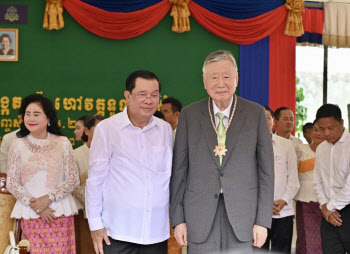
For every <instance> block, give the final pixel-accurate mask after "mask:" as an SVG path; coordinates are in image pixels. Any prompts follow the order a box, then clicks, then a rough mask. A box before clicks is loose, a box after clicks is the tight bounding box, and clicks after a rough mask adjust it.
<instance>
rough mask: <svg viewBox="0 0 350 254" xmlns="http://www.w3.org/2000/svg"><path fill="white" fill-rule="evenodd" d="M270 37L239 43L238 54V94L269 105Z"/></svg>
mask: <svg viewBox="0 0 350 254" xmlns="http://www.w3.org/2000/svg"><path fill="white" fill-rule="evenodd" d="M269 63H270V37H269V36H268V37H266V38H264V39H262V40H260V41H258V42H256V43H254V44H250V45H241V46H240V56H239V69H238V71H239V95H240V96H241V97H243V98H245V99H247V100H251V101H254V102H256V103H259V104H261V105H266V106H268V105H269V78H270V75H269V72H270V67H269Z"/></svg>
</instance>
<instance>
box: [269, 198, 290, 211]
mask: <svg viewBox="0 0 350 254" xmlns="http://www.w3.org/2000/svg"><path fill="white" fill-rule="evenodd" d="M286 204H287V203H286V201H284V200H282V199H279V200H277V201H273V207H272V214H273V215H280V211H281V210H282V209H283V207H284V206H285V205H286Z"/></svg>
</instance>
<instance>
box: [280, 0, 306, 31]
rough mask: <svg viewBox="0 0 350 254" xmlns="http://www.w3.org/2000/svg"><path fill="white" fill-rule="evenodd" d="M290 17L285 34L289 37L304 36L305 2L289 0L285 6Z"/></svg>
mask: <svg viewBox="0 0 350 254" xmlns="http://www.w3.org/2000/svg"><path fill="white" fill-rule="evenodd" d="M285 6H286V8H287V10H288V15H287V19H286V26H285V28H284V34H285V35H289V36H295V37H298V36H301V35H303V34H304V27H303V19H302V17H301V12H302V10H303V7H304V1H303V0H287V1H286V4H285Z"/></svg>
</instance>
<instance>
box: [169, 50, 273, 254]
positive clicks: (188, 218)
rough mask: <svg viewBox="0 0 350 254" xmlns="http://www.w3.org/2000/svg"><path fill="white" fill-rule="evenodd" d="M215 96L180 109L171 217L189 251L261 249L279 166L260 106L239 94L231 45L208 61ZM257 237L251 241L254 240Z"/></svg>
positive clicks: (206, 73)
mask: <svg viewBox="0 0 350 254" xmlns="http://www.w3.org/2000/svg"><path fill="white" fill-rule="evenodd" d="M203 82H204V88H205V89H206V90H207V92H208V94H209V96H210V98H209V99H205V100H202V101H199V102H196V103H193V104H191V105H189V106H187V107H185V108H183V109H182V111H181V114H180V118H179V122H178V127H177V133H176V139H175V147H174V157H173V170H172V177H171V194H170V195H171V198H170V218H171V222H172V225H173V226H174V227H175V232H174V234H175V238H176V240H177V241H178V243H179V244H180V245H182V246H185V245H188V252H189V253H190V254H196V253H198V254H203V253H213V252H220V251H226V250H238V249H239V250H240V252H239V253H241V251H242V249H244V252H243V253H249V252H251V251H252V249H253V248H252V245H253V246H255V247H259V248H260V247H261V246H262V245H263V244H264V242H265V240H266V236H267V228H270V226H271V214H272V207H273V191H274V188H273V187H274V167H273V161H274V159H273V149H272V143H271V136H270V134H269V129H268V126H267V121H266V113H265V110H264V108H263V107H261V106H260V105H258V104H255V103H253V102H250V101H247V100H245V99H242V98H240V97H237V96H235V91H236V87H237V82H238V70H237V65H236V61H235V59H234V57H233V56H232V54H231V53H230V52H228V51H223V50H219V51H215V52H213V53H211V54H210V55H209V56H208V57H207V58H206V60H205V62H204V65H203ZM252 240H253V244H252Z"/></svg>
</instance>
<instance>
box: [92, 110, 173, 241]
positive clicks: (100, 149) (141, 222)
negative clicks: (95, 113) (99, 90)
mask: <svg viewBox="0 0 350 254" xmlns="http://www.w3.org/2000/svg"><path fill="white" fill-rule="evenodd" d="M172 150H173V132H172V129H171V126H170V125H169V124H168V123H167V122H165V121H163V120H161V119H158V118H156V117H153V116H152V117H151V119H150V121H149V123H148V124H147V125H146V126H145V127H143V128H142V129H141V128H138V127H135V126H133V125H132V123H131V122H130V120H129V118H128V114H127V107H125V109H124V111H123V112H121V113H118V114H116V115H114V116H112V117H110V118H108V119H106V120H104V121H102V122H100V123H99V124H98V125H97V126H96V128H95V132H94V138H93V141H92V144H91V148H90V158H89V177H88V179H87V181H86V214H87V218H88V221H89V226H90V230H98V229H102V228H105V229H106V231H107V234H108V235H109V236H110V237H111V238H113V239H116V240H120V241H127V242H133V243H137V244H154V243H158V242H162V241H165V240H166V239H167V238H169V181H170V175H171V165H172V154H173V153H172Z"/></svg>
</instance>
